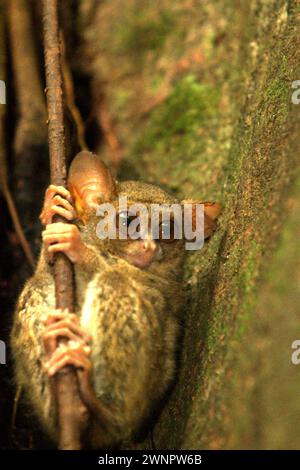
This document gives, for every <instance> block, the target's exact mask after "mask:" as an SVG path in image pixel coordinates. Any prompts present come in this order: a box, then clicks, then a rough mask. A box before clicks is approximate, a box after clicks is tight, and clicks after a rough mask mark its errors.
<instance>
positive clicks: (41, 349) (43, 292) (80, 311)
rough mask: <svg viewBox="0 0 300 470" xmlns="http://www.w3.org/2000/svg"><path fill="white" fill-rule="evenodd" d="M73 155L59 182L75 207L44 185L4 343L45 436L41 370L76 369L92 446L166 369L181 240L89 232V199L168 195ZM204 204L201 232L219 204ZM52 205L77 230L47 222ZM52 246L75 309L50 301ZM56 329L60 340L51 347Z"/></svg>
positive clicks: (111, 438) (125, 422) (123, 424)
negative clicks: (33, 245) (39, 233)
mask: <svg viewBox="0 0 300 470" xmlns="http://www.w3.org/2000/svg"><path fill="white" fill-rule="evenodd" d="M76 158H77V162H76V164H75V165H74V169H73V172H72V171H71V172H70V176H69V189H70V191H71V194H72V196H73V201H74V199H75V201H74V202H75V207H76V209H77V212H76V211H75V209H74V208H73V206H72V205H71V196H70V193H69V192H68V191H66V190H63V188H57V187H50V188H49V189H48V193H46V199H45V204H44V210H43V212H42V221H43V222H44V223H45V225H46V230H45V231H44V232H43V241H44V244H43V249H42V253H41V256H40V260H39V263H38V267H37V270H36V273H35V275H34V276H33V277H32V278H31V279H30V280H29V281H28V282H27V284H26V285H25V288H24V290H23V292H22V294H21V296H20V299H19V302H18V306H17V311H16V316H15V321H14V327H13V332H12V349H13V353H14V358H15V364H16V379H17V383H18V384H19V385H21V386H22V388H23V389H24V390H25V392H26V395H27V398H28V400H29V402H30V404H31V405H32V407H33V409H34V410H35V412H36V414H37V416H38V417H39V419H40V420H41V422H42V424H43V425H44V428H45V430H46V431H47V432H48V433H49V434H50V435H51V436H52V437H53V438H54V440H56V439H57V434H58V431H57V423H56V410H55V404H54V400H53V394H52V391H51V387H50V381H49V376H53V375H55V373H57V372H58V371H59V370H60V369H61V368H62V367H64V366H65V365H67V364H69V365H73V366H75V368H76V370H77V374H78V381H79V387H80V393H81V395H82V399H83V401H84V403H85V404H86V405H87V407H88V408H89V409H90V411H91V416H92V419H91V425H90V427H89V430H87V441H88V442H89V445H90V446H93V447H109V446H114V445H116V444H118V443H120V442H122V441H123V440H126V439H128V438H130V437H131V436H132V435H134V434H135V433H136V432H137V431H138V429H139V428H140V426H141V425H142V423H143V421H144V420H145V418H147V417H148V415H149V413H151V411H152V410H153V407H154V406H155V404H156V403H157V401H159V400H160V399H161V398H162V397H163V395H164V393H165V392H166V390H167V388H168V386H169V385H170V382H171V381H172V379H173V377H174V370H175V357H174V356H175V349H176V345H177V338H178V331H179V325H180V323H181V320H180V314H181V311H182V301H183V289H182V271H183V264H184V257H185V250H184V241H183V240H175V241H173V242H172V243H163V242H162V241H159V240H151V239H147V240H145V239H144V240H126V241H124V240H122V241H121V240H99V238H98V237H97V235H96V224H97V222H98V219H99V217H96V216H95V215H94V213H93V211H94V209H95V207H96V202H97V203H99V202H101V201H105V200H106V201H108V200H109V201H110V202H112V203H113V204H114V205H116V207H117V201H118V197H119V196H120V195H126V196H127V198H128V203H129V205H130V203H136V202H142V203H144V204H146V205H147V206H148V205H149V204H151V203H159V204H173V203H174V202H178V201H176V200H175V198H174V197H171V196H169V195H168V194H167V193H165V192H164V191H162V190H161V189H160V188H158V187H155V186H152V185H147V184H145V183H138V182H125V183H119V184H116V183H114V182H113V180H112V178H111V176H110V174H109V172H108V171H107V170H106V169H105V168H104V167H101V165H102V164H101V163H99V162H98V163H96V157H94V156H92V155H91V154H89V153H87V152H82V153H81V154H79V156H77V157H76ZM89 172H90V176H89ZM85 173H86V174H85ZM85 186H86V187H85ZM86 189H87V190H86ZM57 193H59V194H60V195H57ZM55 194H56V195H55ZM207 208H208V211H207V213H206V220H205V222H206V226H207V227H206V235H209V234H210V233H211V232H212V230H213V227H214V224H213V219H214V218H215V217H216V216H217V213H218V212H219V207H218V206H217V205H216V204H215V205H214V204H212V205H211V206H210V205H209V204H208V205H207ZM55 213H60V214H61V215H65V216H66V217H67V218H68V219H69V220H72V219H75V218H76V216H78V215H80V214H81V219H82V220H84V224H83V223H80V224H79V226H80V229H78V227H77V226H76V225H71V226H70V225H67V224H55V223H52V216H53V215H54V214H55ZM55 251H63V252H65V254H66V255H67V256H69V258H70V259H71V261H73V263H74V270H75V282H76V294H77V301H76V308H75V312H74V313H75V314H76V315H74V314H70V313H68V312H62V311H57V310H55V293H54V282H53V273H52V269H53V268H52V266H51V263H50V264H49V263H48V261H49V260H50V261H51V256H52V254H53V253H54V252H55ZM60 337H66V338H68V339H69V344H68V345H67V346H63V347H58V348H57V339H58V338H60Z"/></svg>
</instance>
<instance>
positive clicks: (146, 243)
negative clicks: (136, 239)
mask: <svg viewBox="0 0 300 470" xmlns="http://www.w3.org/2000/svg"><path fill="white" fill-rule="evenodd" d="M142 243H143V245H142V247H143V250H144V251H146V252H149V253H153V254H154V253H155V252H156V251H157V250H158V245H157V243H155V241H154V240H149V239H147V240H143V242H142Z"/></svg>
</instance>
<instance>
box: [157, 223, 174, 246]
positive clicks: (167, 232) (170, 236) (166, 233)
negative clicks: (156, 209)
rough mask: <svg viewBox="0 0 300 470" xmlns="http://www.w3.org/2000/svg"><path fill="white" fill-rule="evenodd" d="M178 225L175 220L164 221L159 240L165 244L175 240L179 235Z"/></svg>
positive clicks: (160, 227) (161, 225)
mask: <svg viewBox="0 0 300 470" xmlns="http://www.w3.org/2000/svg"><path fill="white" fill-rule="evenodd" d="M176 229H177V224H176V222H175V220H174V219H170V220H162V222H161V223H160V224H159V239H160V240H161V241H163V242H165V243H171V242H173V241H174V240H175V235H176V233H177V231H176Z"/></svg>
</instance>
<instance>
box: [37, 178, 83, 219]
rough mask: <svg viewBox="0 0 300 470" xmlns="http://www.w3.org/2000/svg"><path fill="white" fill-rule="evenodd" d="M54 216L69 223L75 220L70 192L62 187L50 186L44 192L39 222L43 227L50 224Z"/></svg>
mask: <svg viewBox="0 0 300 470" xmlns="http://www.w3.org/2000/svg"><path fill="white" fill-rule="evenodd" d="M55 214H58V215H61V216H63V217H65V218H66V219H67V220H70V221H71V220H73V219H75V216H76V212H75V209H74V207H73V206H72V196H71V193H70V191H68V190H67V189H66V188H64V187H63V186H55V185H54V184H51V185H50V186H49V187H48V188H47V190H46V194H45V200H44V205H43V209H42V212H41V215H40V221H41V222H42V224H43V225H48V224H51V223H52V219H53V216H54V215H55Z"/></svg>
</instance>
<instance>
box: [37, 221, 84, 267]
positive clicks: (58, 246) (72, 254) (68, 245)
mask: <svg viewBox="0 0 300 470" xmlns="http://www.w3.org/2000/svg"><path fill="white" fill-rule="evenodd" d="M42 237H43V244H44V247H45V250H46V253H47V256H48V260H49V261H50V262H51V261H52V257H53V253H57V252H63V253H65V255H66V256H67V257H68V258H69V259H70V261H72V263H80V262H82V261H83V260H85V259H86V258H87V257H88V255H89V250H88V248H87V247H86V246H85V244H84V243H83V241H82V239H81V235H80V232H79V229H78V227H77V226H76V225H73V224H64V223H62V222H57V223H54V224H49V225H47V226H46V229H45V230H44V231H43V232H42Z"/></svg>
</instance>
